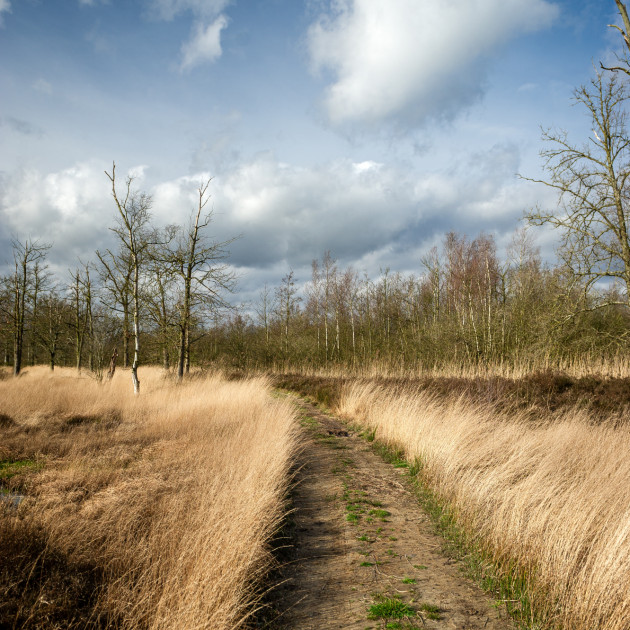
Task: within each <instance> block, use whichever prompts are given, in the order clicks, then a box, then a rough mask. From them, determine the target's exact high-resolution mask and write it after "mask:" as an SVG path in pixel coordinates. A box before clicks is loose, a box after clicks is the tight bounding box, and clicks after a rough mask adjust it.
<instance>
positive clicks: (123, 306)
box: [96, 249, 133, 368]
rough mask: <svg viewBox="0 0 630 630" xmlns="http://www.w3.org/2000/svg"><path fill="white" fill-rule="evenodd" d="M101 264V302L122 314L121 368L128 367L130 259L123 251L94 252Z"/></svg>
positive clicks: (131, 269) (131, 275) (130, 293)
mask: <svg viewBox="0 0 630 630" xmlns="http://www.w3.org/2000/svg"><path fill="white" fill-rule="evenodd" d="M96 256H97V258H98V259H99V261H100V263H101V268H100V270H99V274H100V278H101V283H102V285H101V286H102V288H103V295H102V298H101V299H102V301H103V302H104V303H105V305H106V306H108V307H109V308H110V309H112V310H113V311H117V312H119V313H122V337H123V347H122V353H123V368H128V367H129V340H130V338H131V330H130V328H131V307H132V301H133V299H132V290H131V289H132V278H133V264H132V262H133V261H132V259H131V257H130V256H129V255H128V253H127V252H125V251H124V250H121V251H119V252H118V253H114V252H112V251H111V250H109V249H108V250H106V251H105V252H99V251H97V252H96Z"/></svg>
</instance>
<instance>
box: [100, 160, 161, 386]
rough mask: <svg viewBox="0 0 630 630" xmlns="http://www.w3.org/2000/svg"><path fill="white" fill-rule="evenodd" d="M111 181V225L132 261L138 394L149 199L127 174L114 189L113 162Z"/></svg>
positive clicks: (133, 369) (133, 371)
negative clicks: (113, 222) (114, 212)
mask: <svg viewBox="0 0 630 630" xmlns="http://www.w3.org/2000/svg"><path fill="white" fill-rule="evenodd" d="M105 175H107V177H108V179H109V180H110V182H111V184H112V198H113V199H114V203H115V204H116V210H117V213H118V215H117V221H116V226H115V227H113V228H111V229H112V231H113V232H114V233H115V234H116V235H117V236H118V239H119V241H120V244H121V249H122V251H123V253H124V254H125V255H126V256H128V259H129V261H130V264H131V297H132V307H133V339H134V352H133V363H132V365H131V378H132V381H133V391H134V393H135V394H139V393H140V380H139V378H138V365H139V363H140V272H141V267H142V265H143V264H144V262H145V258H146V254H147V251H148V249H149V246H150V245H151V242H152V241H151V239H150V237H149V220H150V213H149V211H150V209H151V203H152V199H151V196H150V195H148V194H146V193H144V192H140V191H136V190H134V189H133V181H134V178H133V177H131V176H128V177H127V178H126V180H125V185H124V187H123V193H122V195H121V196H119V194H118V191H117V189H116V164H115V163H113V164H112V172H111V173H108V172H107V171H105Z"/></svg>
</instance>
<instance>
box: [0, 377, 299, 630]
mask: <svg viewBox="0 0 630 630" xmlns="http://www.w3.org/2000/svg"><path fill="white" fill-rule="evenodd" d="M142 378H143V382H142V387H143V393H142V394H141V396H140V397H139V398H134V396H133V393H132V391H131V383H130V379H129V376H128V374H126V373H119V374H117V375H116V377H115V379H114V380H113V381H112V382H111V383H103V384H99V383H97V382H95V381H93V380H90V379H89V378H82V379H78V378H76V376H74V375H73V374H72V372H70V371H64V370H59V371H55V374H54V375H52V374H50V373H48V372H47V370H45V369H43V368H30V369H29V370H28V373H27V374H24V375H23V376H21V377H20V378H19V379H5V380H2V381H0V419H2V421H0V462H2V461H4V462H5V463H6V462H7V461H14V462H15V461H18V462H21V463H22V465H23V466H22V467H19V466H18V465H17V464H13V466H14V469H15V470H14V471H13V473H14V474H13V476H10V478H7V476H6V475H5V478H4V479H0V481H1V482H2V485H3V486H4V491H5V498H6V497H7V496H8V495H6V492H7V490H8V491H10V492H11V493H12V494H20V495H24V496H25V497H26V498H25V499H24V500H23V501H22V503H21V504H20V505H19V507H18V508H17V509H15V508H14V507H11V506H9V505H8V504H6V503H7V502H6V500H5V505H4V507H2V506H1V505H0V626H2V627H11V626H12V625H14V626H15V627H48V628H55V627H86V626H90V627H120V628H191V629H192V628H211V629H213V630H216V629H223V628H238V627H242V626H243V623H244V620H245V619H246V617H247V616H248V615H249V614H250V613H251V611H252V607H253V605H254V603H255V601H256V598H257V591H256V589H257V587H259V585H260V578H261V575H262V574H263V573H264V572H265V571H267V570H268V569H269V566H270V557H269V552H268V549H267V544H268V542H269V539H270V537H271V536H272V535H273V533H274V532H275V530H276V529H277V527H278V524H279V522H280V520H281V518H282V516H283V509H284V505H283V501H284V496H285V492H286V488H287V484H288V481H289V480H288V471H289V467H290V465H291V461H292V458H293V456H294V454H295V448H296V434H295V428H294V427H295V424H294V412H293V410H292V408H291V407H290V405H289V403H286V402H281V401H278V400H274V399H273V398H271V396H270V387H269V385H268V383H267V382H266V381H265V380H264V379H260V378H256V379H250V380H244V381H239V382H228V381H226V380H224V379H223V378H222V377H220V376H217V375H215V376H210V377H208V378H203V379H201V378H199V379H195V380H191V381H188V382H185V383H184V384H182V385H179V386H178V385H175V384H174V383H173V382H171V381H166V380H164V379H162V378H161V376H160V372H159V371H158V370H151V369H148V368H145V369H144V370H143V373H142Z"/></svg>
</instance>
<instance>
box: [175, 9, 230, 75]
mask: <svg viewBox="0 0 630 630" xmlns="http://www.w3.org/2000/svg"><path fill="white" fill-rule="evenodd" d="M227 23H228V21H227V18H226V17H225V16H224V15H220V16H219V17H218V18H217V19H216V20H215V21H214V22H212V23H211V24H209V25H208V26H203V25H202V24H200V23H197V24H196V25H195V27H194V33H193V35H192V37H191V38H190V39H189V40H188V41H187V42H186V43H185V44H184V45H183V46H182V63H181V66H180V67H181V69H182V70H189V69H190V68H192V67H194V66H196V65H199V64H200V63H204V62H210V63H212V62H213V61H216V60H217V59H218V58H219V57H220V56H221V52H222V51H221V31H222V30H223V29H224V28H225V27H226V26H227Z"/></svg>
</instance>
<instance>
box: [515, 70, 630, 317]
mask: <svg viewBox="0 0 630 630" xmlns="http://www.w3.org/2000/svg"><path fill="white" fill-rule="evenodd" d="M575 100H576V102H577V103H579V104H580V105H582V106H584V107H585V108H586V110H587V111H588V114H589V116H590V119H591V123H592V129H593V136H592V137H591V138H589V139H588V140H587V141H586V142H584V143H582V144H581V145H579V144H575V143H573V142H572V141H570V140H569V138H568V135H567V133H566V132H563V131H560V132H556V131H545V132H544V133H543V139H544V140H545V141H546V142H547V143H548V144H549V145H550V146H549V148H548V149H545V150H544V151H543V152H542V156H543V158H544V160H545V167H546V170H547V172H548V173H549V176H550V177H549V180H535V179H534V180H530V181H537V182H539V183H542V184H545V185H547V186H549V187H551V188H553V189H554V190H556V191H557V192H558V196H559V203H558V206H557V207H556V208H554V209H551V210H543V209H541V208H536V209H535V210H533V211H532V212H530V213H529V214H528V215H527V218H528V219H529V221H530V222H531V223H532V224H534V225H544V224H547V225H551V226H553V227H554V228H558V229H559V230H560V231H561V233H562V240H561V244H560V247H559V254H560V256H561V258H562V260H563V261H564V263H565V264H566V266H567V267H568V268H569V269H571V270H572V271H573V273H574V274H575V279H576V281H577V282H578V283H579V284H580V285H581V286H582V289H583V291H584V294H585V295H586V294H587V293H588V292H589V291H590V290H591V289H592V288H593V287H594V286H595V285H597V283H598V282H600V281H601V280H606V279H607V280H613V281H618V282H620V283H621V284H622V286H623V289H624V295H623V296H621V299H613V300H601V301H600V302H599V303H598V304H596V305H595V306H596V307H601V306H604V305H606V304H613V303H614V304H623V305H624V306H630V302H629V300H630V243H629V242H628V203H629V201H630V199H629V196H628V193H629V192H630V189H629V185H630V179H629V178H630V139H629V137H628V130H627V112H626V108H625V107H626V103H627V100H628V88H627V86H626V84H625V83H624V82H623V81H622V80H620V79H619V78H618V77H617V76H616V75H615V74H610V75H603V74H598V75H597V77H596V78H595V79H593V80H592V81H591V84H590V86H588V87H581V88H579V89H578V90H576V92H575ZM526 179H528V178H526ZM611 295H612V294H611Z"/></svg>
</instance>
